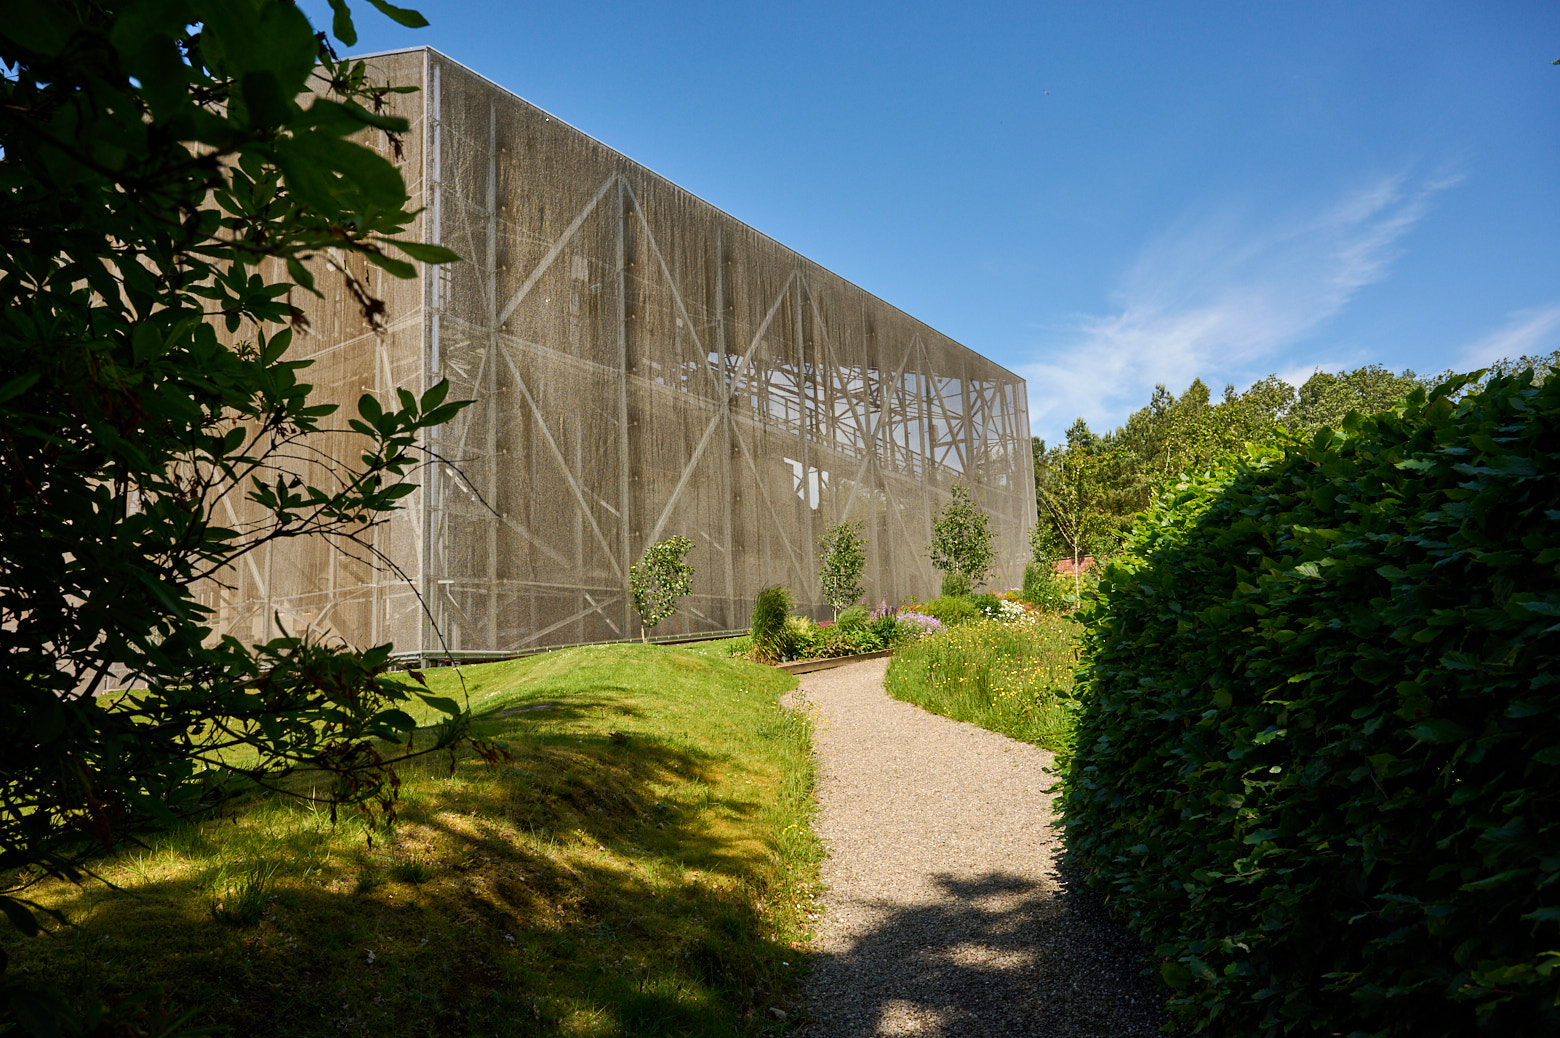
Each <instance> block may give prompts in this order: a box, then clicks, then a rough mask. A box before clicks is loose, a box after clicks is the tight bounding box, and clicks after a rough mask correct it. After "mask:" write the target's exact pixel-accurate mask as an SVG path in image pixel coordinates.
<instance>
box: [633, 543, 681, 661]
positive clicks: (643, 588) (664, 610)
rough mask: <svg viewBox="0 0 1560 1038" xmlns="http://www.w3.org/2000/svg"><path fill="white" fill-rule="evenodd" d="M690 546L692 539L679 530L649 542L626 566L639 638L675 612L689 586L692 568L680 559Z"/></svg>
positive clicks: (646, 636)
mask: <svg viewBox="0 0 1560 1038" xmlns="http://www.w3.org/2000/svg"><path fill="white" fill-rule="evenodd" d="M692 550H693V542H692V541H690V540H689V539H688V538H686V537H683V536H682V535H680V534H679V535H678V536H676V537H668V538H666V539H665V540H663V541H657V542H656V543H654V544H652V545H650V547H648V548H646V549H645V553H644V554H643V555H641V556H640V557H639V561H638V562H636V563H634V564H633V565H632V566H630V567H629V570H628V587H629V592H630V594H632V596H633V599H634V611H635V612H637V613H638V614H639V640H640V641H644V642H648V641H649V640H650V638H649V633H648V632H649V630H650V628H652V627H654V626H655V625H656V624H658V623H660V622H661V621H662V620H665V619H667V618H668V617H671V616H673V615H674V614H676V612H677V603H678V602H679V601H681V600H682V598H683V597H684V596H685V595H687V594H688V592H689V591H690V590H691V589H692V586H693V574H694V569H693V567H692V566H690V565H688V563H687V562H685V561H683V560H684V558H685V556H687V554H688V553H689V552H690V551H692Z"/></svg>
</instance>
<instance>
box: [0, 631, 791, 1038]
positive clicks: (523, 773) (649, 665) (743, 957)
mask: <svg viewBox="0 0 1560 1038" xmlns="http://www.w3.org/2000/svg"><path fill="white" fill-rule="evenodd" d="M461 673H462V675H463V676H464V679H465V687H466V691H467V692H468V693H469V695H470V701H471V705H472V709H473V713H474V715H475V716H476V718H477V729H478V731H479V732H480V733H481V734H483V735H486V736H488V737H490V738H494V739H498V740H502V741H503V742H505V743H506V744H507V745H508V747H509V750H510V752H511V753H512V754H513V757H514V760H513V761H512V762H509V763H505V764H502V765H498V766H488V765H485V764H482V763H481V762H480V761H474V760H473V761H462V762H461V763H460V764H459V766H458V767H456V769H455V771H454V773H453V775H452V774H450V772H449V762H448V760H445V761H443V762H439V763H428V764H425V765H424V764H419V765H417V766H415V767H408V768H406V769H404V770H403V773H402V780H403V783H402V787H401V806H400V819H399V821H398V822H397V823H396V824H395V826H394V827H393V828H392V829H388V830H387V829H385V828H383V827H381V828H380V829H379V830H378V831H377V832H373V833H370V832H369V831H368V830H367V829H366V828H365V827H364V825H363V823H362V822H361V821H358V820H357V819H356V818H354V817H349V816H347V815H343V816H342V820H341V821H340V823H339V824H337V825H334V826H332V824H331V823H330V820H329V818H328V816H327V815H326V813H325V812H323V811H311V810H310V809H308V808H307V807H304V806H300V805H298V804H297V803H296V802H292V801H288V800H284V799H280V798H276V799H270V800H262V801H258V802H255V803H252V804H248V805H244V806H241V807H239V808H238V809H237V810H236V811H233V812H230V813H229V815H228V816H227V817H224V818H222V819H219V820H213V821H208V822H205V823H202V824H199V825H190V826H186V827H184V828H181V829H179V830H177V831H174V832H170V833H168V834H167V835H165V836H163V837H161V838H159V839H156V840H154V841H151V842H150V845H149V846H147V847H144V848H139V849H133V850H128V851H125V852H123V853H121V854H120V855H118V856H117V857H115V858H113V859H111V860H109V861H107V862H104V863H103V865H102V875H103V876H104V877H105V878H106V879H108V880H109V881H110V882H111V883H113V884H114V885H115V886H117V887H118V888H119V889H112V888H110V887H108V886H105V885H102V884H93V885H91V886H89V887H87V888H84V889H78V888H75V887H70V886H67V885H56V886H53V887H50V888H46V889H45V890H44V891H42V896H41V900H44V901H46V902H47V903H49V904H50V905H51V906H52V907H56V908H59V909H61V910H63V911H64V912H65V913H66V915H67V916H68V917H69V918H70V919H71V920H72V922H73V923H75V924H76V925H74V926H73V927H69V928H63V929H59V930H57V931H55V932H54V933H52V934H50V935H47V936H45V937H40V938H34V939H31V940H26V939H22V938H19V937H16V936H15V935H14V934H12V933H10V932H6V933H5V934H4V935H0V943H3V945H4V950H5V951H6V952H8V953H9V954H10V955H11V969H12V970H13V971H17V970H20V969H22V968H26V969H27V970H29V971H30V977H31V978H33V979H38V978H42V979H44V980H47V981H48V982H50V983H53V984H54V985H56V986H58V987H59V988H61V989H63V990H64V991H65V992H66V993H67V995H68V996H70V997H72V998H77V999H79V1000H81V1002H82V1003H83V1004H85V1003H88V1002H91V1001H92V1000H94V999H96V998H100V997H101V998H103V999H104V1000H105V1001H107V1002H109V1003H112V1002H113V1001H114V1000H115V999H117V998H120V997H123V996H124V995H126V994H128V993H132V992H136V991H141V990H145V989H147V988H148V987H156V988H160V989H161V990H162V991H163V993H164V994H165V996H166V1000H167V1003H168V1004H169V1006H170V1007H172V1009H173V1010H174V1011H175V1012H177V1011H180V1010H182V1009H183V1008H188V1007H198V1012H197V1015H196V1018H195V1022H196V1023H199V1024H206V1025H214V1026H217V1027H219V1028H222V1029H224V1030H226V1031H227V1032H228V1033H231V1034H234V1035H249V1034H254V1035H260V1034H264V1035H311V1036H312V1035H331V1036H339V1035H387V1034H394V1035H441V1036H442V1035H458V1034H482V1035H529V1034H549V1035H551V1034H558V1035H582V1036H583V1035H603V1036H605V1035H626V1034H654V1035H733V1034H738V1035H745V1034H761V1033H766V1032H769V1031H778V1030H780V1029H781V1028H783V1026H784V1025H783V1023H781V1022H780V1020H779V1019H778V1015H777V1014H774V1013H773V1012H772V1011H773V1009H775V1008H783V1009H784V1010H786V1011H787V1012H789V1010H790V1009H791V1008H792V1005H793V1004H794V1003H795V1002H796V1001H797V999H798V997H799V990H800V987H799V977H800V974H801V972H802V967H803V965H804V962H803V958H802V956H801V955H799V954H798V951H797V950H798V949H801V948H805V946H806V945H807V942H808V941H809V939H810V937H809V935H810V927H809V918H810V916H811V915H812V914H813V913H814V912H815V910H816V909H815V898H816V897H817V895H818V892H819V890H818V864H819V861H820V859H821V852H820V849H819V847H818V844H817V842H816V840H815V838H814V836H813V835H812V831H811V828H810V825H809V822H810V814H811V811H812V785H813V782H812V777H813V775H812V769H813V764H812V755H811V745H810V733H809V730H808V727H807V722H806V721H805V719H804V718H802V717H799V716H797V715H794V714H791V713H789V712H787V711H783V710H781V709H780V707H779V706H778V703H777V700H778V697H779V696H780V695H781V694H782V693H783V692H785V691H786V690H788V689H789V688H791V687H793V686H794V685H795V683H796V682H795V679H794V678H792V677H790V676H789V675H787V674H784V673H783V672H780V671H777V670H774V669H772V668H769V667H761V666H757V665H755V664H751V663H748V662H746V661H743V660H734V659H724V658H718V657H716V656H713V655H704V654H700V653H697V652H691V651H687V650H683V649H673V648H665V647H658V646H602V647H594V648H584V649H571V650H566V651H562V652H557V653H550V654H546V655H541V656H534V657H530V658H527V659H523V660H517V661H511V662H506V663H495V664H487V665H482V666H473V667H466V668H462V671H461ZM427 677H428V680H429V683H430V684H431V685H432V686H433V689H434V691H436V692H440V693H442V694H447V695H448V694H457V695H458V694H459V692H460V688H459V684H458V677H457V675H456V674H455V672H453V671H448V670H441V671H428V672H427ZM430 720H431V718H430Z"/></svg>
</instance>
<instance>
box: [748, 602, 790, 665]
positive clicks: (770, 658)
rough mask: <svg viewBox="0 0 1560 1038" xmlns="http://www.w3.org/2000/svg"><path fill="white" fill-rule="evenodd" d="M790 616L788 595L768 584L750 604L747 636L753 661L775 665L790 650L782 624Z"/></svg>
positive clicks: (784, 625) (783, 624)
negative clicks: (750, 639)
mask: <svg viewBox="0 0 1560 1038" xmlns="http://www.w3.org/2000/svg"><path fill="white" fill-rule="evenodd" d="M790 615H791V592H790V591H789V590H788V589H786V588H783V587H781V586H780V585H779V584H770V585H769V586H768V587H766V588H764V589H763V590H762V591H760V592H759V593H758V597H757V598H756V599H754V600H753V620H752V623H751V625H750V626H749V629H748V633H749V636H750V637H751V638H752V639H753V658H754V659H756V660H759V661H761V662H764V663H778V662H779V661H780V660H783V659H785V658H786V655H787V652H788V650H789V648H790V644H789V640H788V639H787V637H786V620H787V618H789V617H790Z"/></svg>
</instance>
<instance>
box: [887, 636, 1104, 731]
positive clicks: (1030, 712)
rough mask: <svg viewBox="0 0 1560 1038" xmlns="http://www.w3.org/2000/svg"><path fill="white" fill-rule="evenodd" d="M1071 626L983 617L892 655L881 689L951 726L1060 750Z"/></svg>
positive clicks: (1066, 725)
mask: <svg viewBox="0 0 1560 1038" xmlns="http://www.w3.org/2000/svg"><path fill="white" fill-rule="evenodd" d="M1077 645H1078V625H1077V624H1076V623H1074V622H1073V621H1072V620H1069V619H1067V618H1066V617H1061V616H1050V615H1046V616H1041V617H1039V618H1037V619H1033V620H1026V621H1022V622H1019V623H1010V624H1008V623H998V622H997V621H994V620H983V621H979V622H977V623H969V624H961V625H960V626H958V627H952V628H949V629H948V630H946V631H943V632H941V633H939V634H934V635H931V636H930V637H927V638H922V639H920V640H919V641H915V642H911V643H910V644H909V645H906V646H905V647H903V648H901V649H899V650H898V651H897V652H895V653H894V659H893V662H892V663H890V664H889V666H888V675H887V677H886V678H885V680H884V686H885V687H886V688H887V689H888V694H889V695H891V696H893V697H894V698H895V699H899V700H903V701H904V702H907V703H913V704H915V705H916V706H919V707H921V708H922V709H924V710H930V711H931V712H932V713H934V714H941V715H943V716H944V717H951V718H953V719H954V720H955V721H967V722H969V723H970V724H976V725H980V726H981V727H982V728H989V729H991V730H992V731H994V732H1001V733H1002V734H1003V735H1009V736H1012V737H1013V738H1015V739H1021V740H1023V741H1024V742H1028V743H1033V744H1034V745H1036V746H1042V747H1044V748H1046V749H1048V750H1059V749H1061V748H1062V744H1063V742H1064V741H1065V740H1066V739H1067V738H1068V736H1069V733H1070V731H1071V718H1072V685H1073V667H1074V666H1075V665H1076V663H1077V659H1078V650H1077Z"/></svg>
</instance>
